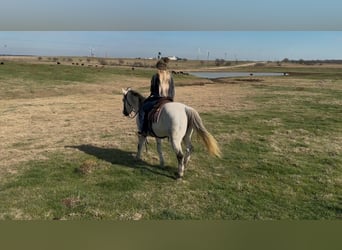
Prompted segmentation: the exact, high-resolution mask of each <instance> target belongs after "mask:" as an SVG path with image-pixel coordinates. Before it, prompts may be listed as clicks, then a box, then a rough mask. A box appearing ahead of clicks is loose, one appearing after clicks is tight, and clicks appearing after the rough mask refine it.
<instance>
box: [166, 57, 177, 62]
mask: <svg viewBox="0 0 342 250" xmlns="http://www.w3.org/2000/svg"><path fill="white" fill-rule="evenodd" d="M168 58H169V59H170V60H171V61H177V60H178V57H176V56H169V57H168Z"/></svg>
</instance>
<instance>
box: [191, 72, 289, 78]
mask: <svg viewBox="0 0 342 250" xmlns="http://www.w3.org/2000/svg"><path fill="white" fill-rule="evenodd" d="M189 74H190V75H193V76H197V77H201V78H209V79H214V78H223V77H244V76H285V75H287V73H267V72H253V73H248V72H189Z"/></svg>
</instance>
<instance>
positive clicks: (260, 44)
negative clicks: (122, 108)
mask: <svg viewBox="0 0 342 250" xmlns="http://www.w3.org/2000/svg"><path fill="white" fill-rule="evenodd" d="M158 52H161V53H162V56H177V57H181V58H187V59H199V60H207V59H208V57H209V59H210V60H215V59H225V60H236V59H238V60H257V61H278V60H282V59H284V58H289V59H295V60H299V59H304V60H316V59H342V31H0V54H11V55H35V56H91V53H92V54H93V55H94V56H98V57H124V58H137V57H141V58H150V57H156V56H157V55H158Z"/></svg>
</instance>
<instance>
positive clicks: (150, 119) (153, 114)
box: [145, 97, 173, 137]
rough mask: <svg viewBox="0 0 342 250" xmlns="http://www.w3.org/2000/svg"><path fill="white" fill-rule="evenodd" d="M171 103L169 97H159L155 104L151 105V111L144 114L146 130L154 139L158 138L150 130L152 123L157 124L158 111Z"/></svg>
mask: <svg viewBox="0 0 342 250" xmlns="http://www.w3.org/2000/svg"><path fill="white" fill-rule="evenodd" d="M169 102H173V100H172V98H170V97H161V98H159V99H158V100H157V102H156V103H155V104H154V105H153V107H152V109H151V110H150V111H149V112H147V113H146V114H145V122H147V123H146V124H145V125H146V128H147V131H148V133H149V134H150V135H152V136H154V137H158V136H157V135H156V134H155V133H154V132H153V129H152V123H155V122H158V120H159V117H160V111H161V109H162V108H163V106H164V105H165V104H166V103H169Z"/></svg>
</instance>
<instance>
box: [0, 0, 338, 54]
mask: <svg viewBox="0 0 342 250" xmlns="http://www.w3.org/2000/svg"><path fill="white" fill-rule="evenodd" d="M0 8H1V15H0V54H16V55H18V54H25V55H40V56H89V55H90V54H91V53H92V52H93V53H94V54H95V56H99V57H133V58H134V57H143V58H145V57H155V56H156V55H157V53H158V52H161V53H162V55H164V56H178V57H182V58H188V59H201V60H206V59H208V57H209V59H212V60H214V59H217V58H218V59H227V60H235V59H239V60H282V59H284V58H289V59H308V60H311V59H312V60H315V59H341V58H342V16H341V14H340V12H341V10H342V1H340V0H286V1H285V0H258V1H255V0H234V1H233V0H210V1H207V0H172V1H160V0H111V1H109V0H96V1H93V0H58V1H57V0H25V1H22V0H1V5H0Z"/></svg>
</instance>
